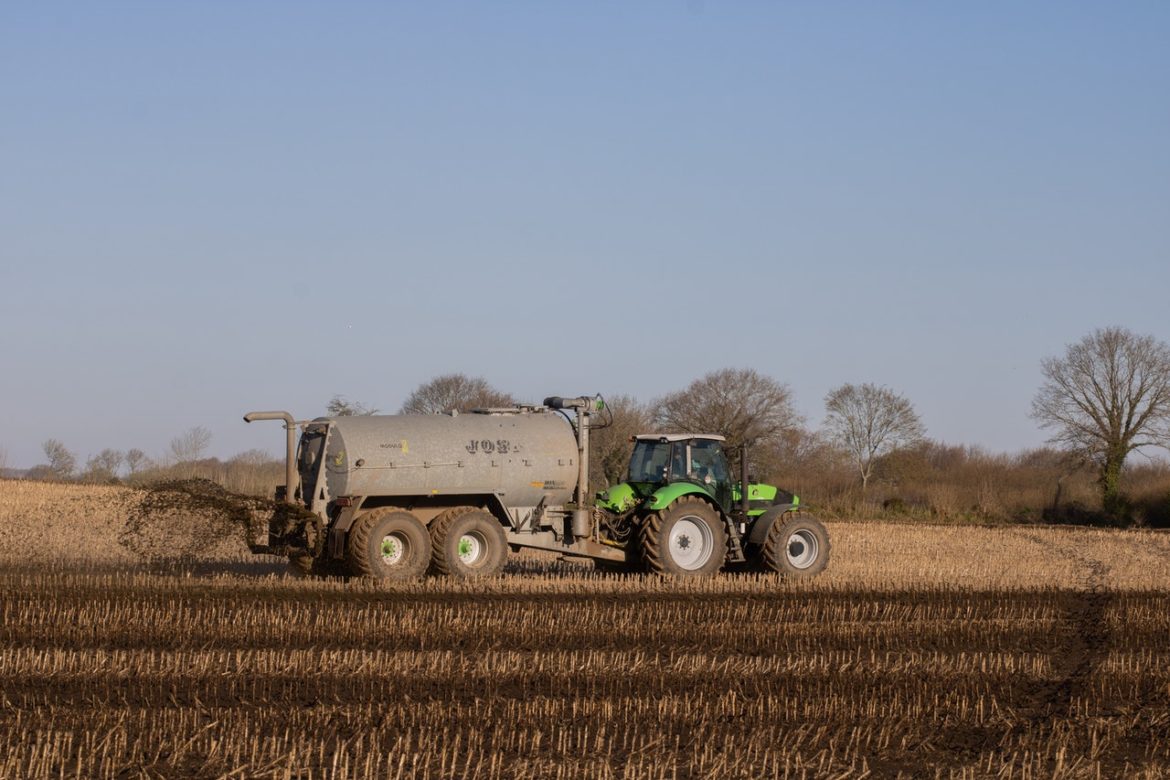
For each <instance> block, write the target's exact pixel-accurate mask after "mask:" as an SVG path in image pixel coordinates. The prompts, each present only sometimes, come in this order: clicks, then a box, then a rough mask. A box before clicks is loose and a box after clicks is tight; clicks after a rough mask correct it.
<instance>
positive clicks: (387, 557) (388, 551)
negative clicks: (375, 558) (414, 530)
mask: <svg viewBox="0 0 1170 780" xmlns="http://www.w3.org/2000/svg"><path fill="white" fill-rule="evenodd" d="M408 544H410V542H408V541H407V539H406V537H405V536H403V535H402V534H398V533H394V534H386V535H385V536H383V537H382V545H381V550H382V563H383V564H384V565H386V566H396V565H397V564H399V563H401V562H402V557H403V556H404V555H406V546H407V545H408Z"/></svg>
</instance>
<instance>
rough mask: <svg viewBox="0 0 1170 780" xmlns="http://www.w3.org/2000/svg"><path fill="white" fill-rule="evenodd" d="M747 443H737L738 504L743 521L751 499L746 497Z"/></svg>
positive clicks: (750, 504)
mask: <svg viewBox="0 0 1170 780" xmlns="http://www.w3.org/2000/svg"><path fill="white" fill-rule="evenodd" d="M747 456H748V445H747V442H746V441H745V442H744V443H743V444H741V445H739V506H740V510H741V511H742V512H743V516H744V521H745V522H746V519H747V516H748V509H750V508H751V506H752V503H751V499H750V498H748V461H747Z"/></svg>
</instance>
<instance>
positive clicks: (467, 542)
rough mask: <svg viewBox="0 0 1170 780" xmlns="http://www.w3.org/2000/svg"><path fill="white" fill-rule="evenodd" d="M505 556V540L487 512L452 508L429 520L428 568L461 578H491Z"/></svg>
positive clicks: (502, 533) (496, 522)
mask: <svg viewBox="0 0 1170 780" xmlns="http://www.w3.org/2000/svg"><path fill="white" fill-rule="evenodd" d="M507 559H508V540H507V537H506V536H505V535H504V529H503V527H502V526H501V525H500V521H499V520H497V519H496V518H495V516H494V515H492V514H491V513H490V512H485V511H484V510H482V509H476V508H474V507H456V508H455V509H450V510H448V511H446V512H444V513H443V514H441V515H439V516H438V517H437V518H435V519H434V520H433V521H432V522H431V571H432V572H434V573H435V574H441V575H444V576H447V577H455V578H457V579H461V580H470V579H478V578H481V577H494V576H496V575H497V574H499V573H500V571H501V570H502V569H503V568H504V563H505V562H506V561H507Z"/></svg>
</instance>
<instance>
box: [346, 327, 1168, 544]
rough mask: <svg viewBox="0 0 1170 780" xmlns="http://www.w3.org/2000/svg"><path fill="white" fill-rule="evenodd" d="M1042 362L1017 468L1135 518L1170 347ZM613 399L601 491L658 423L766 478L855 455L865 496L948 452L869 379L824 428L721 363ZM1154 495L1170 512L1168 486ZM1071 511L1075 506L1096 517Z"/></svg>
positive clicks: (1085, 348)
mask: <svg viewBox="0 0 1170 780" xmlns="http://www.w3.org/2000/svg"><path fill="white" fill-rule="evenodd" d="M1041 371H1042V375H1043V377H1044V382H1043V384H1042V385H1041V387H1040V388H1039V389H1038V390H1037V392H1036V395H1035V397H1034V399H1033V401H1032V408H1031V416H1032V418H1033V419H1034V420H1035V421H1036V422H1037V423H1038V424H1039V425H1040V426H1041V427H1042V428H1044V429H1047V430H1049V431H1051V433H1052V435H1051V438H1050V439H1049V444H1050V445H1053V447H1054V449H1050V450H1037V451H1033V452H1032V453H1025V454H1024V455H1023V456H1021V457H1020V458H1019V462H1018V463H1017V464H1016V466H1015V467H1016V468H1017V469H1025V470H1026V469H1027V468H1031V467H1033V466H1034V465H1035V464H1044V466H1043V469H1042V470H1043V471H1044V472H1045V473H1046V474H1048V475H1049V477H1048V480H1047V481H1053V482H1054V483H1055V486H1054V497H1053V504H1054V505H1053V506H1052V507H1046V510H1047V511H1048V513H1049V515H1050V516H1055V518H1054V519H1062V518H1061V517H1060V512H1061V506H1060V502H1061V498H1062V494H1063V493H1064V491H1065V488H1066V487H1067V486H1069V485H1071V484H1074V483H1076V482H1077V481H1078V479H1080V478H1083V476H1084V475H1085V474H1086V473H1091V474H1093V475H1094V476H1095V481H1096V487H1097V489H1098V496H1099V501H1100V516H1101V518H1102V519H1104V520H1106V521H1110V522H1114V523H1123V522H1126V521H1128V520H1132V519H1134V510H1135V506H1134V504H1133V502H1132V501H1130V500H1129V499H1127V497H1126V496H1125V495H1124V493H1123V490H1122V488H1123V482H1122V474H1123V470H1124V469H1125V467H1126V464H1127V460H1128V459H1129V457H1130V455H1131V454H1133V453H1134V452H1137V451H1140V450H1143V449H1147V448H1155V447H1161V448H1170V346H1167V345H1166V344H1165V343H1164V342H1161V341H1158V340H1157V339H1155V338H1154V337H1152V336H1148V335H1140V334H1135V333H1133V332H1131V331H1129V330H1127V329H1125V328H1120V327H1108V328H1101V329H1098V330H1096V331H1094V332H1093V333H1090V334H1088V335H1087V336H1085V337H1083V338H1082V339H1081V340H1080V341H1078V342H1076V343H1074V344H1070V345H1069V346H1068V347H1067V348H1066V349H1065V352H1064V354H1063V355H1060V356H1054V357H1049V358H1046V359H1044V360H1043V361H1042V363H1041ZM515 401H516V399H515V398H514V397H513V396H512V395H510V394H509V393H506V392H503V391H501V390H499V389H497V388H495V387H493V386H492V385H491V384H490V383H488V381H487V380H486V379H484V378H482V377H468V376H465V375H463V374H448V375H444V376H440V377H436V378H434V379H432V380H430V381H429V382H426V383H424V384H422V385H420V386H419V387H418V388H417V389H415V391H414V392H412V393H411V395H410V396H409V397H408V398H407V400H406V402H405V403H404V404H403V405H402V408H401V409H400V410H399V411H400V413H404V414H431V413H440V412H445V411H450V410H460V411H467V410H470V409H474V408H483V407H492V406H509V405H512V404H514V403H515ZM607 405H608V409H609V421H608V423H609V424H608V425H607V426H606V427H603V428H600V429H599V430H596V431H595V432H594V434H593V436H592V437H591V442H592V447H593V453H592V457H593V462H594V463H596V464H597V465H598V466H599V468H597V469H596V470H595V474H596V475H597V476H596V479H597V482H598V484H596V485H594V487H597V488H601V487H604V486H605V485H606V484H613V483H615V482H619V481H621V479H622V475H623V474H624V472H625V468H626V464H627V461H628V458H629V452H630V447H631V445H630V437H631V436H632V435H634V434H636V433H644V432H650V431H664V432H683V433H717V434H722V435H723V436H725V437H726V438H727V450H728V454H729V455H730V456H731V458H732V460H733V461H734V460H735V459H737V457H738V452H739V447H740V445H741V444H743V443H748V444H749V445H750V446H751V452H752V455H751V459H752V463H751V464H750V465H751V467H752V468H754V469H755V470H757V471H758V472H760V474H765V475H769V476H772V475H782V474H784V473H785V471H788V472H791V471H793V470H794V468H793V467H794V464H800V463H803V462H807V461H810V460H812V461H816V462H818V463H819V465H820V467H821V468H822V469H824V470H826V471H835V472H839V471H840V470H841V467H842V465H843V464H848V468H849V469H851V470H852V471H853V473H854V477H855V479H856V482H857V489H858V492H859V494H860V496H861V498H862V500H864V498H865V496H866V494H867V493H868V491H869V487H870V483H871V480H872V479H873V478H874V476H875V474H882V475H884V477H885V479H886V480H887V482H888V483H890V484H892V485H894V486H896V485H897V484H898V482H899V479H898V477H897V473H898V471H899V464H901V465H902V466H903V467H904V466H905V464H906V463H908V462H910V461H911V460H913V459H914V455H915V453H917V455H918V456H919V458H920V459H926V460H929V455H930V452H931V451H932V450H935V451H937V450H946V449H947V448H946V447H945V446H943V445H938V444H936V443H933V442H929V441H928V440H927V438H926V429H925V427H924V425H923V424H922V421H921V419H920V418H919V416H918V414H917V412H916V411H915V409H914V406H913V404H912V403H911V401H910V400H909V399H908V398H906V397H905V396H904V395H902V394H901V393H898V392H896V391H895V390H893V389H891V388H889V387H884V386H879V385H876V384H872V383H861V384H852V383H847V384H844V385H841V386H840V387H837V388H834V389H833V390H831V391H830V392H829V393H828V394H827V395H826V397H825V399H824V409H825V416H824V421H823V424H822V426H821V427H820V429H818V430H809V429H808V428H806V427H805V421H804V420H803V419H801V417H800V415H798V414H797V412H796V411H795V409H794V408H793V405H792V392H791V389H790V388H789V387H788V385H786V384H784V383H781V382H778V381H776V380H775V379H773V378H771V377H769V376H766V375H763V374H761V373H759V372H758V371H755V370H754V369H734V368H726V369H721V370H718V371H713V372H711V373H709V374H707V375H705V376H704V377H702V378H700V379H697V380H695V381H694V382H692V383H691V384H690V385H689V386H688V387H686V388H684V389H682V390H679V391H676V392H673V393H668V394H667V395H665V396H663V397H662V398H659V399H655V400H653V401H651V402H649V403H643V402H640V401H639V400H638V399H636V398H634V397H632V396H628V395H617V396H614V397H612V398H609V399H608V400H607ZM329 411H330V413H332V414H340V415H344V414H368V413H372V412H373V411H374V410H372V409H370V408H369V407H366V406H364V405H362V404H353V403H351V402H348V401H346V400H345V399H344V398H343V397H340V396H335V397H334V399H333V400H332V401H331V402H330V404H329ZM966 453H967V456H966V460H968V461H984V462H985V465H986V466H987V468H988V469H991V470H995V469H997V468H998V469H1000V470H1002V469H1003V468H1004V467H1005V466H1006V465H1007V464H1005V463H1004V462H1003V459H999V460H997V459H996V457H995V456H989V455H987V454H986V453H983V452H982V451H980V450H978V449H977V448H966ZM951 460H952V461H953V460H954V458H951ZM1029 464H1032V465H1031V466H1030V465H1029ZM903 471H904V468H903ZM1164 471H1165V467H1164V466H1159V465H1158V464H1154V465H1153V466H1152V467H1151V468H1146V469H1144V470H1143V473H1145V474H1153V482H1155V483H1159V480H1160V479H1161V478H1162V477H1161V475H1162V473H1163V472H1164ZM1052 473H1056V474H1057V476H1056V477H1055V478H1053V477H1052V476H1051V474H1052ZM903 479H904V476H903ZM988 490H993V488H990V487H989V488H988ZM1158 490H1159V489H1155V490H1154V492H1155V493H1157V492H1158ZM985 492H987V491H985ZM886 500H887V501H889V500H890V499H886ZM893 501H894V503H895V504H897V503H899V502H900V501H901V499H896V498H895V499H893ZM1154 503H1156V504H1158V505H1159V506H1160V507H1162V506H1164V507H1165V513H1166V514H1170V490H1167V491H1166V492H1165V495H1164V497H1163V498H1161V499H1157V498H1156V499H1155V502H1154ZM979 504H980V502H976V504H975V505H974V506H975V507H976V509H978V506H979ZM1082 508H1083V507H1082ZM1074 510H1075V511H1073V514H1074V515H1075V514H1077V512H1081V514H1091V512H1090V510H1087V509H1084V510H1083V511H1081V509H1079V508H1077V507H1074ZM1159 511H1162V510H1161V509H1159ZM1078 519H1083V518H1078ZM1139 519H1140V518H1139Z"/></svg>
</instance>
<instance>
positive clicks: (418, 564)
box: [345, 507, 431, 580]
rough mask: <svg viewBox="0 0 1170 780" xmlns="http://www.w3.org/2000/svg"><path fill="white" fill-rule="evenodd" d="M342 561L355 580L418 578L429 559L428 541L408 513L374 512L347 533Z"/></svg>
mask: <svg viewBox="0 0 1170 780" xmlns="http://www.w3.org/2000/svg"><path fill="white" fill-rule="evenodd" d="M345 558H346V563H347V564H348V567H349V570H350V572H351V573H352V574H355V575H357V576H359V577H372V578H375V579H380V580H406V579H411V578H414V577H421V576H422V574H423V573H424V572H425V571H426V570H427V563H428V562H429V561H430V559H431V537H430V535H429V534H427V528H426V526H425V525H423V524H422V523H421V522H420V521H419V519H418V518H417V517H415V516H414V515H412V514H411V513H410V512H407V511H405V510H402V509H395V508H394V507H386V508H384V509H375V510H373V511H372V512H367V513H366V514H364V515H362V516H361V517H359V518H358V519H357V521H356V522H355V523H354V524H353V527H352V528H350V529H349V540H348V542H347V544H346V550H345Z"/></svg>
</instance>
